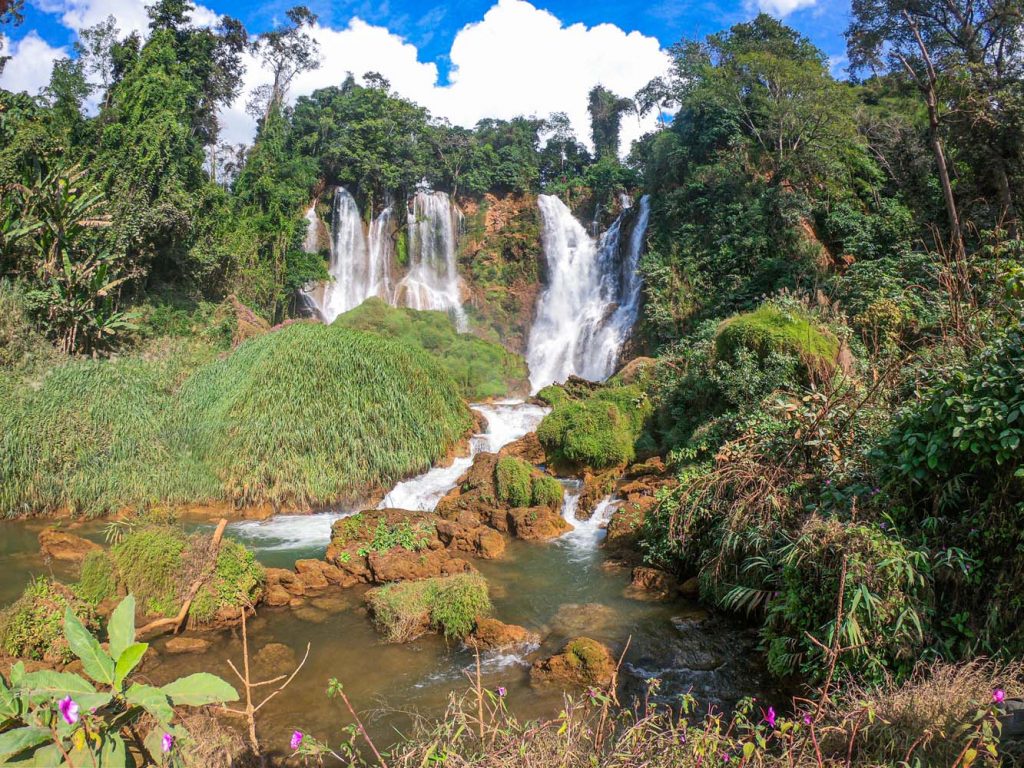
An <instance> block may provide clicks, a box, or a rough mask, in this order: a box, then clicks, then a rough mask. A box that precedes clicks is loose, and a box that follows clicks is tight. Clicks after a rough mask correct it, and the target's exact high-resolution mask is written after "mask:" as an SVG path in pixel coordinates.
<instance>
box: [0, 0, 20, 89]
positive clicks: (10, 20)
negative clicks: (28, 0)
mask: <svg viewBox="0 0 1024 768" xmlns="http://www.w3.org/2000/svg"><path fill="white" fill-rule="evenodd" d="M24 7H25V0H0V27H2V26H3V25H5V24H10V25H11V26H17V25H18V24H20V23H21V21H22V18H23V17H22V15H21V9H22V8H24ZM3 51H4V34H3V32H0V54H2V53H3ZM10 58H11V57H10V56H2V55H0V74H3V71H4V65H5V64H7V62H8V61H9V60H10Z"/></svg>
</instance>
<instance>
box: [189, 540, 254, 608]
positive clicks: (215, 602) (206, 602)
mask: <svg viewBox="0 0 1024 768" xmlns="http://www.w3.org/2000/svg"><path fill="white" fill-rule="evenodd" d="M204 543H205V542H204ZM192 544H193V546H195V545H197V544H199V542H198V541H196V540H195V539H193V542H192ZM265 582H266V572H265V571H264V570H263V566H261V565H260V564H259V563H258V562H257V561H256V556H255V555H253V553H252V552H250V551H249V550H248V549H246V548H245V547H243V546H242V545H241V544H239V543H237V542H235V541H232V540H231V539H224V540H223V541H221V544H220V551H219V552H218V553H217V565H216V568H215V570H214V574H213V578H212V579H211V580H210V581H209V582H207V583H206V584H205V585H204V586H203V588H202V589H200V590H199V592H198V594H197V595H196V598H195V601H194V602H193V603H192V610H191V616H193V617H194V618H195V619H196V620H197V621H198V622H199V623H200V624H203V623H206V622H208V621H210V620H211V619H213V618H214V617H215V616H216V614H217V611H218V610H219V609H221V608H228V607H230V608H237V607H240V606H244V605H246V604H248V603H255V602H256V600H257V599H258V598H259V595H260V593H261V592H262V590H263V585H264V583H265Z"/></svg>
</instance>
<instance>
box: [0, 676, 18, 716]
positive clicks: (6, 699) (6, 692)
mask: <svg viewBox="0 0 1024 768" xmlns="http://www.w3.org/2000/svg"><path fill="white" fill-rule="evenodd" d="M18 711H19V707H18V698H17V697H16V696H15V695H14V691H12V690H11V689H10V688H9V687H8V685H7V683H6V682H4V678H3V675H0V723H3V721H4V720H9V719H10V718H12V717H17V715H18Z"/></svg>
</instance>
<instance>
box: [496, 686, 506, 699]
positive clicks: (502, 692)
mask: <svg viewBox="0 0 1024 768" xmlns="http://www.w3.org/2000/svg"><path fill="white" fill-rule="evenodd" d="M507 693H508V691H506V690H505V686H504V685H499V686H498V696H499V698H502V699H504V698H505V695H506V694H507Z"/></svg>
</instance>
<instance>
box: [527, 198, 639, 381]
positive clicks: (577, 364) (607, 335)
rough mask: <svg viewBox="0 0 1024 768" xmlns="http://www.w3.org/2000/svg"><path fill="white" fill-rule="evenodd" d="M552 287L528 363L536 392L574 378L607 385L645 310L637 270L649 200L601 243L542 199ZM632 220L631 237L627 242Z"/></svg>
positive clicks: (555, 203)
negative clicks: (624, 235) (640, 310)
mask: <svg viewBox="0 0 1024 768" xmlns="http://www.w3.org/2000/svg"><path fill="white" fill-rule="evenodd" d="M537 204H538V206H539V207H540V213H541V220H542V224H543V226H542V231H541V245H542V246H543V249H544V258H545V261H546V263H547V285H546V287H545V288H544V290H543V291H542V292H541V294H540V296H539V297H538V299H537V312H536V318H535V319H534V322H533V327H532V328H531V329H530V339H529V343H528V345H527V352H526V360H527V363H528V364H529V366H530V386H531V388H532V390H533V391H534V392H537V391H538V390H540V389H541V388H543V387H545V386H547V385H548V384H552V383H555V382H563V381H565V380H566V379H567V378H569V376H572V375H575V376H581V377H583V378H586V379H591V380H593V381H603V380H604V379H606V378H608V377H609V376H610V375H611V374H612V373H614V372H615V367H616V365H617V364H618V361H619V355H620V353H621V352H622V346H623V344H624V343H625V342H626V339H627V338H628V337H629V334H630V332H631V331H632V328H633V324H634V323H635V322H636V318H637V313H638V311H639V309H640V291H641V287H642V284H641V278H640V275H639V273H638V270H637V267H638V265H639V261H640V255H641V253H642V250H643V244H644V235H645V233H646V231H647V222H648V219H649V216H650V201H649V199H648V198H647V196H646V195H645V196H644V197H643V198H642V199H641V200H640V205H639V209H638V210H637V211H636V212H635V215H634V214H633V213H632V212H629V213H628V214H627V212H623V214H622V215H620V216H619V218H618V219H616V220H615V222H614V223H613V224H612V226H611V227H609V228H608V231H607V232H605V233H604V235H602V236H601V238H600V239H599V240H595V239H594V238H593V237H591V236H590V235H589V234H588V233H587V230H586V228H585V227H584V226H583V225H582V224H581V223H580V222H579V221H578V220H577V219H576V218H575V217H574V216H573V215H572V212H571V211H570V210H569V208H568V207H566V205H565V203H563V202H562V201H561V200H559V199H558V198H557V197H554V196H553V195H541V196H540V197H539V198H538V199H537ZM627 216H628V219H629V227H628V237H627V238H626V239H625V240H623V234H624V233H623V227H624V222H625V220H626V218H627Z"/></svg>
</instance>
